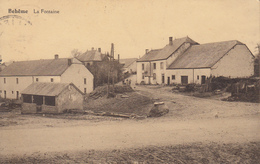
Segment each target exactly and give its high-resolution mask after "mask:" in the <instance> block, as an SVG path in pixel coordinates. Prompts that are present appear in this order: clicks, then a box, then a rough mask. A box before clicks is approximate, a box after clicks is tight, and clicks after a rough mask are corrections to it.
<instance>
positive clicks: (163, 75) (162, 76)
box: [162, 74, 164, 84]
mask: <svg viewBox="0 0 260 164" xmlns="http://www.w3.org/2000/svg"><path fill="white" fill-rule="evenodd" d="M162 84H164V74H162Z"/></svg>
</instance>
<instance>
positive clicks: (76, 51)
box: [71, 49, 81, 58]
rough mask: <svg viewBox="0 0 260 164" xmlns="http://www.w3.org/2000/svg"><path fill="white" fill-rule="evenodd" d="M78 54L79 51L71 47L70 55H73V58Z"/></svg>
mask: <svg viewBox="0 0 260 164" xmlns="http://www.w3.org/2000/svg"><path fill="white" fill-rule="evenodd" d="M80 54H81V52H80V51H79V50H78V49H73V50H72V51H71V56H72V57H74V58H75V57H78V56H79V55H80Z"/></svg>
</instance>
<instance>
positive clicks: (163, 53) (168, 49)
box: [138, 37, 198, 62]
mask: <svg viewBox="0 0 260 164" xmlns="http://www.w3.org/2000/svg"><path fill="white" fill-rule="evenodd" d="M183 43H191V44H192V45H194V44H198V43H197V42H195V41H193V40H192V39H190V38H189V37H184V38H178V39H175V40H173V42H172V45H169V44H168V45H166V46H165V47H164V48H163V49H160V51H158V52H152V54H150V53H147V54H145V55H144V56H143V57H142V58H140V59H139V60H138V61H139V62H142V61H154V60H163V59H167V58H168V57H169V56H170V55H172V54H173V53H174V52H175V51H176V50H177V49H178V48H179V47H180V46H181V45H182V44H183Z"/></svg>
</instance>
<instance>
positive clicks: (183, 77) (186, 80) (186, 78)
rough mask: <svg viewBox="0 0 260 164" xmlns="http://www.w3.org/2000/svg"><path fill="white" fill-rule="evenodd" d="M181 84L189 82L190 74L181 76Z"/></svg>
mask: <svg viewBox="0 0 260 164" xmlns="http://www.w3.org/2000/svg"><path fill="white" fill-rule="evenodd" d="M181 84H182V85H187V84H188V76H181Z"/></svg>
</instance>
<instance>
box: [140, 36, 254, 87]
mask: <svg viewBox="0 0 260 164" xmlns="http://www.w3.org/2000/svg"><path fill="white" fill-rule="evenodd" d="M185 38H186V39H185ZM185 38H180V39H175V40H174V41H173V44H175V43H178V44H177V45H176V47H179V48H177V49H176V50H175V51H168V50H167V46H170V45H171V38H170V43H169V45H167V46H166V47H164V48H163V49H159V50H151V51H150V52H147V53H146V54H145V55H144V56H143V57H142V58H141V59H139V60H138V61H137V83H141V82H142V81H143V83H149V84H156V83H158V84H162V83H165V84H172V83H177V84H188V83H198V84H203V83H205V81H206V78H207V77H210V76H216V77H218V76H225V77H233V78H234V77H249V76H252V75H253V74H254V67H253V64H254V63H253V61H254V55H253V54H252V53H251V52H250V50H249V49H248V48H247V46H246V45H245V44H243V43H241V42H239V41H236V40H233V41H224V42H216V43H207V44H198V43H196V42H194V41H193V42H191V41H190V40H191V39H190V38H188V37H185ZM170 53H172V54H171V55H169V54H170ZM154 56H155V57H154ZM166 56H168V57H167V58H165V57H166ZM144 59H145V60H144ZM158 65H159V66H158ZM158 77H159V79H158Z"/></svg>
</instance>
